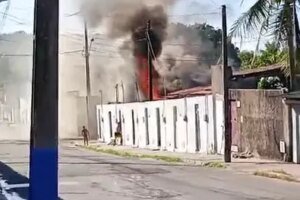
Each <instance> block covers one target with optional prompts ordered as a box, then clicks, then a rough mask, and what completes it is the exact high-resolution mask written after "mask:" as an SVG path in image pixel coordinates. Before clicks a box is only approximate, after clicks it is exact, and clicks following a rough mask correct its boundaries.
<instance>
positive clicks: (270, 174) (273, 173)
mask: <svg viewBox="0 0 300 200" xmlns="http://www.w3.org/2000/svg"><path fill="white" fill-rule="evenodd" d="M254 175H255V176H262V177H267V178H273V179H280V180H284V181H289V182H298V180H297V179H296V178H295V177H293V176H292V175H291V174H289V173H287V172H285V171H283V170H266V171H256V172H254Z"/></svg>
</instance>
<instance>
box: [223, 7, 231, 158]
mask: <svg viewBox="0 0 300 200" xmlns="http://www.w3.org/2000/svg"><path fill="white" fill-rule="evenodd" d="M222 40H223V41H222V43H223V46H222V53H223V99H224V131H225V149H224V150H225V151H224V161H225V162H231V109H230V100H229V78H230V74H229V69H228V47H227V15H226V6H225V5H223V6H222Z"/></svg>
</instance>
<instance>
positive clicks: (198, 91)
mask: <svg viewBox="0 0 300 200" xmlns="http://www.w3.org/2000/svg"><path fill="white" fill-rule="evenodd" d="M210 94H212V87H211V86H206V87H203V86H200V87H194V88H189V89H184V90H178V91H175V92H171V93H169V94H168V95H167V99H176V98H182V97H191V96H204V95H210Z"/></svg>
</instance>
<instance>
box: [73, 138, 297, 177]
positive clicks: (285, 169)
mask: <svg viewBox="0 0 300 200" xmlns="http://www.w3.org/2000/svg"><path fill="white" fill-rule="evenodd" d="M73 144H75V145H76V146H80V145H82V142H78V141H76V142H75V141H74V142H73ZM89 148H92V149H93V148H95V149H96V148H101V150H104V151H106V150H113V151H117V152H123V153H124V152H126V153H128V154H135V155H149V156H153V157H155V156H165V157H173V158H179V159H180V160H182V161H183V164H186V165H202V166H203V165H205V164H209V163H220V164H223V166H226V169H227V170H233V171H235V172H237V173H242V174H251V175H254V174H255V173H257V172H265V171H268V172H275V171H276V172H278V171H280V172H281V173H283V174H288V175H290V176H291V177H293V178H294V179H296V180H297V181H300V165H296V164H291V163H285V162H281V161H273V160H263V159H258V158H251V159H232V163H226V164H225V163H224V162H223V155H207V154H192V153H177V152H168V151H160V150H150V149H139V148H133V147H130V146H108V145H106V144H103V143H98V142H92V143H91V144H90V147H89ZM281 175H282V174H281Z"/></svg>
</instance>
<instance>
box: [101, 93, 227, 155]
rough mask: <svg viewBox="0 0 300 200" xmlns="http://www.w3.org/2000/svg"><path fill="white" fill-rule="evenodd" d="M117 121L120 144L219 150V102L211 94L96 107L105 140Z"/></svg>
mask: <svg viewBox="0 0 300 200" xmlns="http://www.w3.org/2000/svg"><path fill="white" fill-rule="evenodd" d="M119 121H121V124H122V134H123V144H124V145H127V146H134V147H139V148H150V149H161V150H167V151H176V152H189V153H196V152H198V153H208V154H210V153H221V154H222V153H223V148H224V145H223V143H224V134H223V102H222V101H216V103H215V104H214V102H213V96H212V95H204V96H197V97H187V98H181V99H174V100H159V101H152V102H140V103H128V104H108V105H98V106H97V125H98V136H99V140H100V141H101V142H105V143H108V142H110V139H111V138H112V137H114V132H115V131H116V127H117V123H118V122H119Z"/></svg>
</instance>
